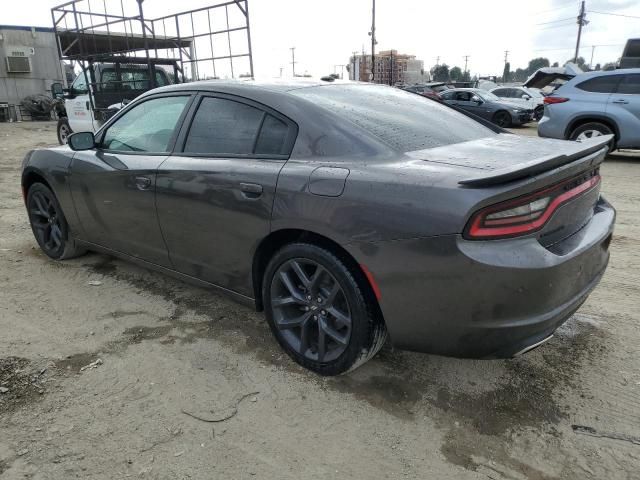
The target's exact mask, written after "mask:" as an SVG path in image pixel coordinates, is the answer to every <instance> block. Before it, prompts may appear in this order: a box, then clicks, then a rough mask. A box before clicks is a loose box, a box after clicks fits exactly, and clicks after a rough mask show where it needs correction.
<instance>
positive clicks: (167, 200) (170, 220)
mask: <svg viewBox="0 0 640 480" xmlns="http://www.w3.org/2000/svg"><path fill="white" fill-rule="evenodd" d="M190 116H191V121H190V125H188V126H187V125H185V127H183V131H182V132H181V134H180V138H179V140H178V142H179V144H180V148H178V147H176V152H174V154H173V155H172V156H171V157H169V158H168V159H167V160H166V161H165V162H164V163H163V164H162V165H161V166H160V169H159V171H158V179H157V200H156V202H157V208H158V217H159V220H160V226H161V228H162V232H163V235H164V238H165V240H166V243H167V246H168V249H169V255H170V258H171V261H172V262H173V264H174V265H175V268H176V269H177V270H178V271H179V272H181V273H184V274H186V275H190V276H193V277H196V278H198V279H201V280H205V281H207V282H210V283H213V284H216V285H218V286H221V287H224V288H227V289H229V290H232V291H234V292H237V293H240V294H243V295H245V296H248V297H252V296H253V291H252V287H251V285H252V279H251V275H252V274H251V272H252V254H253V252H254V251H255V248H256V247H257V245H258V243H259V241H260V240H261V239H262V238H264V237H265V236H266V235H267V234H268V233H269V231H270V225H271V210H272V207H273V200H274V196H275V191H276V183H277V180H278V175H279V173H280V170H281V168H282V167H283V165H284V164H285V162H286V161H287V159H288V157H289V153H290V151H291V148H292V146H293V142H294V141H295V137H296V134H297V126H296V125H295V124H294V123H293V122H291V120H289V119H287V118H286V117H284V116H282V115H280V114H279V113H277V112H275V111H273V110H270V109H268V108H266V107H264V106H263V105H260V104H256V103H254V102H251V101H249V100H246V99H242V98H238V97H234V96H228V95H222V94H220V95H218V94H216V95H210V94H202V95H201V96H200V97H199V98H198V100H197V102H195V103H194V106H193V107H192V114H190Z"/></svg>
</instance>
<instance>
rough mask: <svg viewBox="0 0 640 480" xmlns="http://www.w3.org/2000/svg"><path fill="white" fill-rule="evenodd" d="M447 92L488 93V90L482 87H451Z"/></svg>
mask: <svg viewBox="0 0 640 480" xmlns="http://www.w3.org/2000/svg"><path fill="white" fill-rule="evenodd" d="M447 92H474V93H488V92H487V91H486V90H482V89H480V88H450V89H449V90H447Z"/></svg>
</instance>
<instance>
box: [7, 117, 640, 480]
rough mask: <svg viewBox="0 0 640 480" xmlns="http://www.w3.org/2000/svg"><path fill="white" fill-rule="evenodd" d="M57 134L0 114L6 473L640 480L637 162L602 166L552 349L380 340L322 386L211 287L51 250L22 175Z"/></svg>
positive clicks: (625, 159)
mask: <svg viewBox="0 0 640 480" xmlns="http://www.w3.org/2000/svg"><path fill="white" fill-rule="evenodd" d="M516 132H517V133H522V134H531V133H533V134H535V129H534V128H526V129H518V130H516ZM53 143H55V124H54V123H49V122H48V123H20V124H2V123H0V392H4V393H0V478H1V479H2V480H5V479H7V480H8V479H17V478H33V479H69V478H91V479H113V478H123V477H135V478H155V479H172V480H174V479H182V478H189V479H211V478H224V479H243V478H264V479H267V478H269V479H271V478H273V479H288V478H292V479H293V478H295V479H312V478H327V477H329V478H338V477H340V478H367V479H378V478H381V479H382V478H385V479H386V478H433V479H486V478H490V479H494V480H503V479H515V480H519V479H540V480H548V479H607V480H614V479H632V478H636V479H637V478H640V473H639V472H640V355H639V354H640V329H639V328H638V322H639V321H640V308H638V307H639V301H638V298H640V287H639V284H640V273H639V272H640V255H638V251H640V240H639V238H640V214H639V213H638V211H637V208H638V205H640V188H639V187H638V185H640V157H638V156H634V155H629V154H616V155H613V156H611V158H610V159H609V160H608V161H607V162H606V164H605V165H604V166H603V169H602V170H603V178H604V187H603V188H604V192H605V194H606V195H607V197H608V199H609V200H610V201H611V202H612V203H613V204H614V205H615V206H616V207H617V209H618V214H619V217H618V223H617V229H616V233H615V237H614V239H613V242H612V245H611V249H612V260H611V264H610V266H609V270H608V271H607V274H606V276H605V278H604V280H603V281H602V283H601V284H600V286H599V288H598V289H597V290H596V291H595V292H594V293H593V294H592V295H591V297H590V298H589V300H588V302H587V303H586V304H585V305H584V306H583V307H582V308H581V309H580V311H579V312H578V313H577V314H576V315H575V316H574V317H573V318H572V319H571V320H570V321H569V322H568V323H567V324H566V325H565V326H564V327H563V328H562V329H561V330H560V331H559V332H558V334H557V335H556V336H555V337H554V339H553V340H552V341H551V342H549V343H547V344H546V345H545V346H543V347H542V348H540V349H538V350H536V351H534V352H532V353H530V354H529V355H526V356H524V357H522V358H519V359H516V360H508V361H469V360H456V359H449V358H441V357H436V356H430V355H420V354H413V353H406V352H398V351H392V350H391V349H388V348H385V349H384V350H383V351H382V352H381V354H380V355H378V357H376V358H375V359H374V360H373V361H372V362H370V363H369V364H367V365H366V366H364V367H363V368H360V369H359V370H357V371H356V372H354V373H352V374H349V375H346V376H343V377H339V378H331V379H323V378H319V377H317V376H315V375H313V374H310V373H308V372H306V371H304V370H302V369H301V368H298V367H297V366H295V365H294V364H293V363H292V362H291V361H290V360H289V359H288V357H286V356H285V355H283V354H281V353H280V351H279V349H278V348H277V346H276V343H275V341H273V340H272V339H271V335H270V333H269V331H268V328H267V326H266V324H265V322H264V321H263V318H262V316H261V315H259V314H256V313H255V312H252V311H251V310H249V309H246V308H244V307H242V306H239V305H236V304H234V303H233V302H232V301H230V300H227V299H226V298H223V297H220V296H218V295H216V294H215V293H211V292H209V291H205V290H202V289H198V288H194V287H192V286H190V285H187V284H184V283H181V282H179V281H176V280H172V279H170V278H167V277H165V276H163V275H161V274H157V273H153V272H149V271H146V270H144V269H141V268H138V267H136V266H132V265H130V264H127V263H125V262H122V261H119V260H115V259H112V258H110V257H106V256H103V255H97V254H89V255H87V256H85V257H81V258H78V259H75V260H72V261H67V262H63V263H55V262H53V261H51V260H49V259H47V258H45V256H44V255H43V254H41V253H40V251H39V250H38V249H37V248H36V246H35V245H36V243H35V241H34V239H33V236H32V234H31V231H30V229H29V226H28V224H27V218H26V214H25V211H24V206H23V203H22V198H21V194H20V182H19V170H20V163H21V160H22V158H23V156H24V154H25V153H26V151H27V150H28V149H31V148H34V147H38V146H45V145H49V144H53ZM90 282H91V283H95V285H92V284H90ZM97 360H99V361H97ZM89 365H91V366H89ZM85 366H89V368H84V369H83V367H85ZM195 417H200V418H201V419H197V418H195ZM225 419H226V420H225ZM204 420H206V421H204Z"/></svg>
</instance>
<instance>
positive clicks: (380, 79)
mask: <svg viewBox="0 0 640 480" xmlns="http://www.w3.org/2000/svg"><path fill="white" fill-rule="evenodd" d="M349 79H350V80H357V81H360V82H369V81H371V55H355V56H353V57H351V61H350V65H349ZM373 81H374V82H375V83H383V84H385V85H399V84H407V85H412V84H415V83H422V82H427V81H429V74H428V73H426V72H425V71H424V62H423V61H422V60H418V59H417V58H416V57H415V55H406V54H402V53H398V51H397V50H383V51H381V52H378V53H376V57H375V72H374V77H373Z"/></svg>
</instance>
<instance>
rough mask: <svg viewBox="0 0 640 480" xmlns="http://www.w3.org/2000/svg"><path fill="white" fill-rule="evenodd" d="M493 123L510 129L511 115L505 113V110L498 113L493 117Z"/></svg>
mask: <svg viewBox="0 0 640 480" xmlns="http://www.w3.org/2000/svg"><path fill="white" fill-rule="evenodd" d="M493 123H495V124H496V125H498V126H499V127H502V128H506V127H510V126H511V115H509V112H505V111H504V110H501V111H499V112H496V114H495V115H494V116H493Z"/></svg>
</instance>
